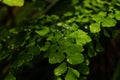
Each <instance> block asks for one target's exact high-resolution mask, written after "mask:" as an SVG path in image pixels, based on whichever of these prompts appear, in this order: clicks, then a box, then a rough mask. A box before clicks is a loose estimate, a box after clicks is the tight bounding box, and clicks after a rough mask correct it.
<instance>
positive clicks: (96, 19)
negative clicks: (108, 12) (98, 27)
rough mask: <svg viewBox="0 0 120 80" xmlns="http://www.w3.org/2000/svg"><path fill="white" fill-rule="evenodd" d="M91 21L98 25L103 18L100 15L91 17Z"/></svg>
mask: <svg viewBox="0 0 120 80" xmlns="http://www.w3.org/2000/svg"><path fill="white" fill-rule="evenodd" d="M92 19H93V20H94V21H96V22H97V23H100V22H102V21H103V19H104V17H103V16H100V15H93V16H92Z"/></svg>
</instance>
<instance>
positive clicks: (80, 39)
mask: <svg viewBox="0 0 120 80" xmlns="http://www.w3.org/2000/svg"><path fill="white" fill-rule="evenodd" d="M70 38H75V39H76V44H77V45H82V46H83V45H85V44H86V43H88V42H91V38H90V36H88V35H87V33H86V32H84V31H83V30H77V31H75V32H73V33H71V34H70Z"/></svg>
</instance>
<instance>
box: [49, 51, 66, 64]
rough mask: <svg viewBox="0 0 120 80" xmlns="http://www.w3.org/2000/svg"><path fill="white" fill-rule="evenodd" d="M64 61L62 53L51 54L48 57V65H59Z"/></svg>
mask: <svg viewBox="0 0 120 80" xmlns="http://www.w3.org/2000/svg"><path fill="white" fill-rule="evenodd" d="M64 59H65V55H64V54H63V53H51V54H50V56H49V63H50V64H56V63H61V62H62V61H63V60H64Z"/></svg>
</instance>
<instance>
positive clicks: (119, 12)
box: [115, 11, 120, 20]
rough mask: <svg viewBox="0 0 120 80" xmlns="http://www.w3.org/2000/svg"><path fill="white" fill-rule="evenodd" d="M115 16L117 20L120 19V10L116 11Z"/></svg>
mask: <svg viewBox="0 0 120 80" xmlns="http://www.w3.org/2000/svg"><path fill="white" fill-rule="evenodd" d="M115 18H116V19H117V20H120V11H116V12H115Z"/></svg>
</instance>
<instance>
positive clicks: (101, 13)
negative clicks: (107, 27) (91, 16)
mask: <svg viewBox="0 0 120 80" xmlns="http://www.w3.org/2000/svg"><path fill="white" fill-rule="evenodd" d="M106 14H107V12H103V11H100V12H99V13H98V15H99V16H103V17H105V16H106Z"/></svg>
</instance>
